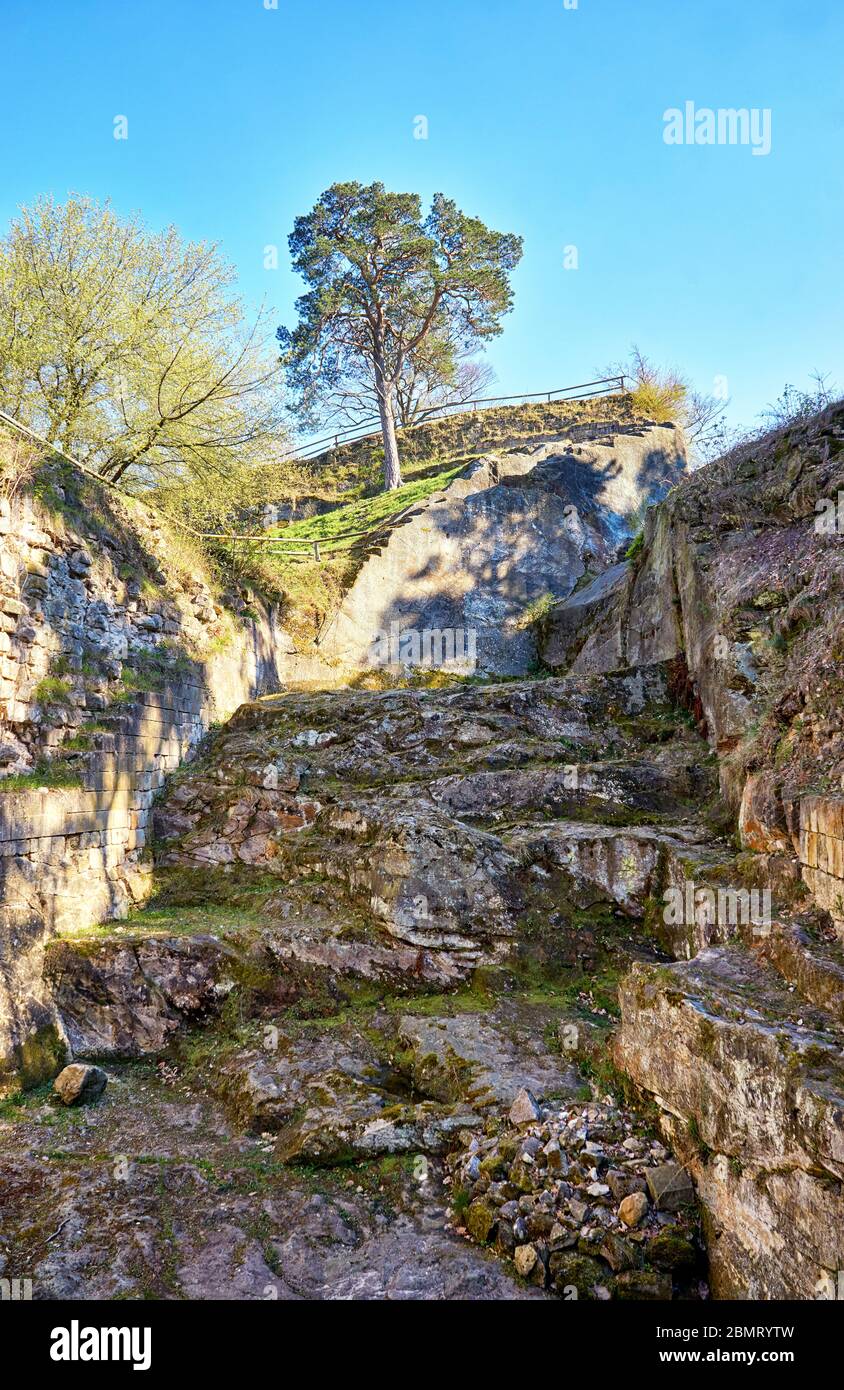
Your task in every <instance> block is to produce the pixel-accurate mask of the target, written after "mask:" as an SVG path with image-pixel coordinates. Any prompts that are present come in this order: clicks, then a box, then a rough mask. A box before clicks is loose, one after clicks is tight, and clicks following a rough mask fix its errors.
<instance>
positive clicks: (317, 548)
mask: <svg viewBox="0 0 844 1390" xmlns="http://www.w3.org/2000/svg"><path fill="white" fill-rule="evenodd" d="M314 559H315V560H317V561H318V560H319V541H314Z"/></svg>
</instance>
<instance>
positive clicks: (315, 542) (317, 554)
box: [0, 376, 626, 563]
mask: <svg viewBox="0 0 844 1390" xmlns="http://www.w3.org/2000/svg"><path fill="white" fill-rule="evenodd" d="M625 383H626V378H625V377H624V376H612V377H602V378H600V379H598V380H596V381H586V382H582V383H581V384H579V385H577V386H564V387H561V388H560V389H558V390H556V391H534V392H529V393H527V394H525V395H523V396H485V397H481V398H480V399H478V400H476V401H472V402H467V403H464V404H463V405H457V406H454V405H451V406H443V407H440V408H438V409H437V410H436V411H432V412H430V413H426V415H425V418H424V419H423V420H419V421H417V422H415V423H413V424H410V425H405V426H399V430H410V429H421V428H422V427H423V426H424V425H426V424H428V423H429V422H430V421H431V420H432V419H434V418H437V417H440V416H442V415H450V414H451V415H453V414H459V413H461V412H462V411H465V412H467V413H468V412H470V411H476V410H478V409H481V408H483V409H489V408H490V407H491V406H495V405H511V404H513V403H514V402H521V403H526V402H528V401H539V400H541V401H545V402H547V403H548V404H553V402H554V401H560V402H563V401H567V400H570V401H575V400H589V399H591V398H593V397H597V396H610V395H617V394H623V393H624V391H625ZM0 423H2V424H4V425H6V426H7V427H8V428H9V429H13V430H16V431H17V432H18V433H19V434H22V435H24V436H26V437H27V438H28V439H30V440H32V441H33V442H34V443H36V444H40V445H41V446H42V447H43V448H45V449H48V450H49V451H50V453H51V454H55V455H57V456H58V457H59V458H61V459H64V461H65V462H66V463H69V464H70V465H71V466H72V467H73V468H76V469H78V470H79V472H80V473H82V474H84V475H85V476H86V477H88V478H90V479H92V481H94V482H96V483H98V484H99V485H100V486H101V487H106V488H109V489H110V490H111V491H112V492H114V493H116V494H117V495H118V496H120V497H122V498H124V499H125V500H128V501H131V502H135V503H140V505H141V506H143V507H146V508H147V510H149V511H151V512H153V513H154V514H155V515H156V516H160V517H161V518H162V519H163V520H164V521H166V522H168V523H169V524H170V525H172V526H177V527H179V528H180V529H181V530H182V531H184V532H185V533H186V534H187V535H190V536H192V537H193V538H194V539H195V540H200V541H213V542H215V543H220V544H228V545H237V544H240V543H246V544H254V545H260V546H263V547H265V548H266V549H267V550H269V551H271V552H278V553H280V554H282V555H284V556H286V558H287V559H289V560H308V561H310V560H312V559H313V560H316V561H317V562H318V563H321V562H322V559H323V555H324V554H327V555H330V554H332V553H333V552H335V551H337V550H341V551H345V552H347V553H350V554H351V553H354V552H356V551H362V550H371V549H372V548H373V547H374V546H376V545H377V544H378V543H379V542H380V541H382V540H384V539H386V537H387V536H388V535H389V534H390V532H391V531H393V530H394V529H395V528H396V527H397V526H400V525H401V524H402V523H403V522H404V521H405V520H406V519H407V517H408V515H409V514H410V513H411V512H412V511H413V510H414V508H415V506H416V505H417V504H416V503H412V504H411V505H410V506H409V507H405V508H404V510H403V511H400V512H398V513H396V514H395V515H394V516H390V517H386V518H385V519H384V521H383V522H381V523H380V524H379V525H378V526H374V527H372V528H370V529H369V530H366V531H341V532H338V533H337V534H336V535H333V536H324V537H322V536H320V537H308V536H283V535H276V534H273V533H272V532H270V531H268V530H265V531H258V532H245V531H241V532H232V531H200V530H198V529H197V528H196V527H195V526H191V524H190V522H187V521H185V520H184V519H183V518H182V517H179V516H174V515H173V514H172V513H170V512H168V511H166V510H165V509H164V508H163V507H161V506H159V505H158V504H157V503H156V502H150V501H147V499H146V498H144V497H139V496H138V495H137V494H136V493H132V492H127V491H126V489H125V488H122V487H120V485H119V484H118V483H115V482H113V481H112V480H111V479H110V478H107V477H105V476H104V475H103V474H102V473H98V472H97V470H96V469H94V468H89V467H88V465H87V464H85V463H82V461H81V460H80V459H77V458H74V457H73V456H72V455H71V454H68V453H66V452H65V450H64V449H61V448H60V447H59V446H58V445H57V444H55V443H53V442H51V441H50V440H48V439H45V438H44V436H43V435H40V434H37V433H36V431H35V430H32V429H30V428H29V426H28V425H24V424H23V422H22V421H20V420H17V419H15V417H14V416H13V415H9V414H8V413H7V412H6V411H5V410H2V409H0ZM379 433H380V429H379V430H370V429H369V428H368V426H367V427H364V426H363V425H358V426H352V427H351V428H350V429H348V430H343V431H340V432H339V433H337V434H334V435H328V436H326V438H325V439H321V440H315V441H313V442H311V443H310V444H308V445H307V446H306V447H305V449H304V450H298V451H293V452H291V453H290V454H289V455H287V456H286V457H287V458H291V459H307V458H315V457H317V456H318V455H319V454H323V453H329V452H331V451H332V450H333V449H335V448H338V447H340V446H341V445H342V444H352V443H357V442H360V441H361V440H365V439H370V438H377V437H378V435H379ZM277 524H278V523H277ZM346 541H352V542H357V544H352V545H351V546H347V545H345V544H344V543H345V542H346Z"/></svg>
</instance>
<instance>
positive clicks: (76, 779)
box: [0, 758, 82, 794]
mask: <svg viewBox="0 0 844 1390" xmlns="http://www.w3.org/2000/svg"><path fill="white" fill-rule="evenodd" d="M81 785H82V774H81V772H78V771H76V770H75V769H74V768H72V767H70V766H69V765H68V764H67V763H64V762H62V760H61V759H60V758H56V759H55V760H54V761H52V762H47V761H46V759H44V760H42V761H41V762H39V763H36V765H35V767H34V768H33V769H32V771H31V772H21V773H17V774H16V775H14V776H12V777H3V778H0V794H3V793H4V792H5V793H8V792H29V791H37V790H38V788H39V787H81Z"/></svg>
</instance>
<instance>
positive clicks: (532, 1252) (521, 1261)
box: [513, 1245, 538, 1279]
mask: <svg viewBox="0 0 844 1390" xmlns="http://www.w3.org/2000/svg"><path fill="white" fill-rule="evenodd" d="M537 1259H538V1256H537V1253H536V1247H535V1246H533V1245H520V1246H518V1248H517V1250H516V1253H515V1255H514V1257H513V1262H514V1264H515V1266H516V1270H517V1272H518V1273H519V1274H520V1275H521V1276H522V1278H523V1279H527V1278H528V1276H529V1275H530V1274H532V1272H533V1269H534V1266H535V1264H536V1261H537Z"/></svg>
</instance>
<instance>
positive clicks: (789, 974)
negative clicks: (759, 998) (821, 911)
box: [754, 921, 844, 1026]
mask: <svg viewBox="0 0 844 1390" xmlns="http://www.w3.org/2000/svg"><path fill="white" fill-rule="evenodd" d="M754 944H755V949H756V950H757V951H758V953H759V954H760V955H761V956H763V957H764V959H765V960H767V961H768V962H769V963H770V964H771V965H772V966H773V967H774V969H775V970H776V971H777V972H778V973H779V974H780V975H781V976H782V977H783V979H784V980H786V981H787V982H788V983H789V984H791V985H793V986H794V988H795V989H796V990H797V992H798V994H801V995H802V996H803V998H804V999H807V1000H808V1001H809V1002H810V1003H811V1004H815V1005H817V1007H818V1008H820V1009H823V1010H825V1012H826V1013H828V1014H829V1016H830V1018H832V1019H834V1020H835V1022H836V1023H838V1024H841V1025H842V1026H844V947H842V946H841V945H840V943H839V942H837V941H835V940H827V939H826V938H825V937H823V936H822V935H821V934H820V932H819V931H818V930H817V928H814V927H812V926H811V925H809V924H803V923H800V922H791V921H781V922H779V921H778V922H773V923H772V926H771V932H770V935H769V936H765V937H763V938H761V939H760V940H759V941H758V942H756V943H754Z"/></svg>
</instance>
